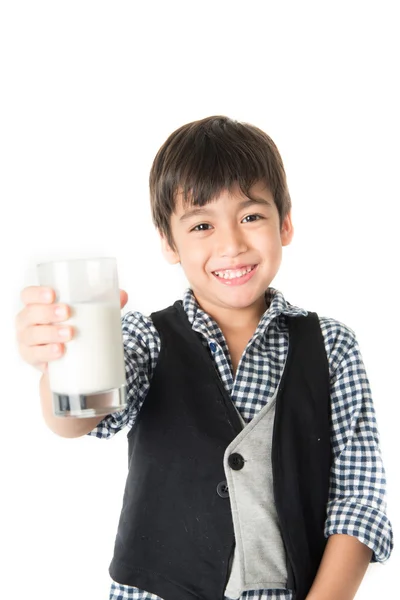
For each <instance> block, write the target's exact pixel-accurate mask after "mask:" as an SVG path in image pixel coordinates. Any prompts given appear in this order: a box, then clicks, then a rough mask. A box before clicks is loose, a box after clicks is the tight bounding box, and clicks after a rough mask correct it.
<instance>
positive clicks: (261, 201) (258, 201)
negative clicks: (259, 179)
mask: <svg viewBox="0 0 400 600" xmlns="http://www.w3.org/2000/svg"><path fill="white" fill-rule="evenodd" d="M254 204H255V205H261V206H268V207H271V206H272V203H271V202H270V200H266V199H265V198H259V197H254V198H248V199H247V200H243V201H242V202H240V203H239V205H238V208H239V210H243V208H247V207H248V206H252V205H254ZM207 206H208V205H207ZM210 212H212V211H210V209H209V208H206V207H204V206H203V207H198V208H193V209H192V210H188V211H187V212H185V213H184V214H183V215H182V216H181V217H180V219H179V221H180V222H183V221H187V220H188V219H191V218H192V217H197V216H201V215H208V214H210Z"/></svg>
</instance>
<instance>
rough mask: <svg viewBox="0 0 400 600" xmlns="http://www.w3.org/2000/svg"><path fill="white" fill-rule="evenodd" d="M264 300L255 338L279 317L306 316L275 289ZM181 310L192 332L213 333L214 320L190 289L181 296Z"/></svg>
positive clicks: (269, 289)
mask: <svg viewBox="0 0 400 600" xmlns="http://www.w3.org/2000/svg"><path fill="white" fill-rule="evenodd" d="M265 299H266V304H267V307H268V308H267V309H266V311H265V312H264V314H263V315H262V317H261V319H260V321H259V323H258V326H257V329H256V331H255V334H254V335H255V336H256V335H258V334H260V333H264V332H265V330H266V329H267V327H268V325H269V324H270V323H271V321H273V320H274V319H276V318H277V317H279V316H280V315H288V316H294V317H297V316H306V315H307V311H306V310H304V309H303V308H299V307H297V306H294V305H292V304H290V303H289V302H287V300H285V298H284V296H283V294H282V292H280V291H279V290H277V289H275V288H272V287H269V288H268V289H267V290H266V292H265ZM183 308H184V310H185V312H186V314H187V317H188V320H189V323H190V324H191V326H192V328H193V329H194V330H196V331H203V332H204V333H205V332H206V331H205V330H208V331H209V332H210V333H211V332H212V331H215V327H216V323H215V321H214V319H213V318H212V317H210V315H209V314H207V313H206V312H204V311H203V310H202V309H201V308H200V306H199V304H198V302H197V300H196V298H195V296H194V294H193V291H192V289H191V288H188V289H187V290H186V291H185V293H184V295H183Z"/></svg>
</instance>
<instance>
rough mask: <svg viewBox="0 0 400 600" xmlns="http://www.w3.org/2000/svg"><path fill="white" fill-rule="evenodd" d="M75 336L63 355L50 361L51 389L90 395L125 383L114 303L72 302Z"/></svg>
mask: <svg viewBox="0 0 400 600" xmlns="http://www.w3.org/2000/svg"><path fill="white" fill-rule="evenodd" d="M70 308H71V318H70V319H68V321H65V323H66V324H68V325H71V326H73V328H74V336H73V338H72V340H70V341H69V342H66V343H65V354H64V355H63V356H62V357H61V358H59V359H56V360H53V361H50V362H49V380H50V388H51V390H52V391H53V392H56V393H58V394H90V393H96V392H101V391H105V390H110V389H115V388H119V387H120V386H121V385H124V384H125V382H126V381H125V366H124V350H123V341H122V331H121V309H120V307H119V306H118V305H116V304H106V303H99V302H93V303H91V302H83V303H77V304H71V305H70Z"/></svg>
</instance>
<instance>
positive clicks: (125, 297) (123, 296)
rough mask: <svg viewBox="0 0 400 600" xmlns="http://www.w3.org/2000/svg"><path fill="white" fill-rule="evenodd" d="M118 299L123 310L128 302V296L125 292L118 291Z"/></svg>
mask: <svg viewBox="0 0 400 600" xmlns="http://www.w3.org/2000/svg"><path fill="white" fill-rule="evenodd" d="M119 297H120V302H121V308H124V306H125V304H126V303H127V302H128V294H127V293H126V292H125V290H119Z"/></svg>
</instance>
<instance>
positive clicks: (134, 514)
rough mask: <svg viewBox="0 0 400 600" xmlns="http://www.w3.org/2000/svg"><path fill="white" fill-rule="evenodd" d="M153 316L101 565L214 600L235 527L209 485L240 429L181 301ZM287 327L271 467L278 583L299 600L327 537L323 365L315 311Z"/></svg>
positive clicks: (161, 589) (166, 589) (124, 580)
mask: <svg viewBox="0 0 400 600" xmlns="http://www.w3.org/2000/svg"><path fill="white" fill-rule="evenodd" d="M151 318H152V320H153V322H154V325H155V327H156V328H157V330H158V332H159V334H160V337H161V353H160V356H159V358H158V362H157V366H156V368H155V371H154V373H153V377H152V380H151V385H150V389H149V392H148V395H147V397H146V399H145V401H144V404H143V406H142V408H141V410H140V413H139V415H138V418H137V420H136V422H135V424H134V426H133V428H132V429H131V431H130V432H129V434H128V442H129V472H128V477H127V482H126V487H125V492H124V499H123V507H122V512H121V517H120V521H119V526H118V531H117V536H116V541H115V549H114V557H113V559H112V562H111V565H110V570H109V572H110V575H111V577H112V579H114V580H115V581H117V582H119V583H121V584H125V585H129V586H134V587H138V588H140V589H143V590H146V591H148V592H152V593H153V594H156V595H158V596H160V597H161V598H163V600H223V598H224V591H225V586H226V584H227V580H228V576H229V571H230V562H231V559H232V555H233V550H234V531H233V523H232V516H231V509H230V502H229V498H227V497H224V496H226V494H221V493H220V490H221V486H220V485H219V484H220V483H221V482H223V481H224V480H225V473H224V469H223V456H224V452H225V449H226V447H227V446H228V445H229V444H230V442H232V440H233V439H234V438H235V437H236V436H237V435H238V433H239V432H240V431H241V430H242V425H241V423H240V420H239V418H238V414H237V412H236V409H235V407H234V406H233V403H232V400H231V398H230V396H229V394H228V393H227V391H226V390H225V388H224V385H223V383H222V382H221V379H220V377H219V374H218V371H217V369H216V367H215V365H214V362H213V360H212V358H211V356H210V355H209V351H208V349H207V348H206V347H204V345H203V343H202V341H201V339H200V337H199V334H197V333H196V332H194V331H193V329H192V328H191V325H190V323H189V321H188V319H187V316H186V313H185V311H184V309H183V306H182V302H181V301H178V302H175V304H174V305H173V306H170V307H169V308H167V309H165V310H162V311H159V312H156V313H153V314H152V315H151ZM287 323H288V328H289V350H288V356H287V361H286V365H285V369H284V372H283V376H282V379H281V381H280V385H279V390H278V395H277V400H276V413H275V421H274V432H273V442H272V467H273V478H274V497H275V503H276V509H277V513H278V518H279V524H280V528H281V533H282V538H283V542H284V545H285V549H286V555H287V559H288V587H289V588H290V589H293V590H294V591H295V593H294V597H295V598H296V600H303V599H304V598H305V597H306V595H307V592H308V590H309V588H310V587H311V585H312V582H313V580H314V577H315V575H316V572H317V569H318V566H319V563H320V561H321V558H322V554H323V551H324V548H325V543H326V540H325V538H324V534H323V531H324V523H325V517H326V507H327V502H328V491H329V473H330V466H331V446H330V394H329V369H328V361H327V356H326V351H325V346H324V341H323V337H322V333H321V329H320V326H319V320H318V316H317V315H316V313H308V315H307V316H306V317H303V316H296V317H287ZM244 458H245V457H244ZM244 468H245V467H244Z"/></svg>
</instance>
